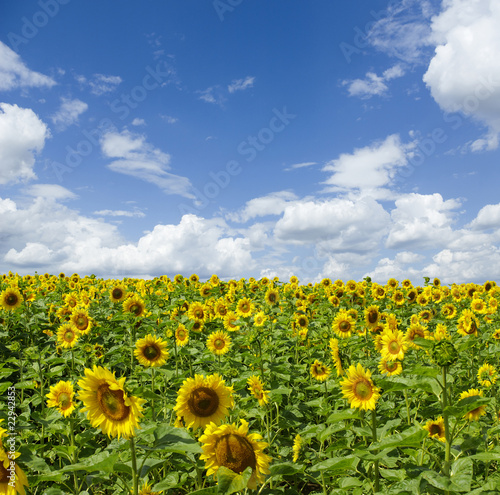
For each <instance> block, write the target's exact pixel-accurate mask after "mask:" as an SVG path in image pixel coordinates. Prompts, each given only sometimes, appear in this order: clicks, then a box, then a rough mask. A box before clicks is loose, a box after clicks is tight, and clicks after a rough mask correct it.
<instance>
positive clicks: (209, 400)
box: [174, 373, 234, 430]
mask: <svg viewBox="0 0 500 495" xmlns="http://www.w3.org/2000/svg"><path fill="white" fill-rule="evenodd" d="M232 407H234V400H233V387H232V386H231V387H227V386H226V384H225V382H224V380H223V379H222V378H221V377H220V376H219V375H218V374H217V373H215V374H213V375H209V376H207V377H204V376H203V375H195V377H194V378H187V379H186V380H184V382H183V384H182V386H181V388H180V389H179V391H178V392H177V401H176V405H175V406H174V411H176V413H177V417H178V418H182V419H183V420H184V423H185V424H186V427H187V428H193V429H194V430H196V429H197V428H203V427H205V426H206V425H208V424H209V423H215V424H220V423H221V422H222V420H223V419H224V418H225V417H226V415H227V413H228V410H229V409H230V408H232Z"/></svg>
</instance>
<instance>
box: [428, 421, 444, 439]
mask: <svg viewBox="0 0 500 495" xmlns="http://www.w3.org/2000/svg"><path fill="white" fill-rule="evenodd" d="M424 430H427V431H428V432H429V436H430V437H431V438H436V439H437V440H439V441H440V442H446V437H445V434H444V419H443V417H442V416H439V417H438V419H436V420H433V419H430V420H429V421H427V423H425V425H424Z"/></svg>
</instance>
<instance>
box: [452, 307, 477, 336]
mask: <svg viewBox="0 0 500 495" xmlns="http://www.w3.org/2000/svg"><path fill="white" fill-rule="evenodd" d="M478 330H479V320H478V319H477V317H476V315H475V314H474V313H473V311H471V310H470V309H467V308H466V309H464V310H463V311H462V313H461V314H460V318H459V319H458V325H457V333H459V334H460V335H463V336H464V337H466V336H467V335H474V336H475V337H477V336H478V334H479V333H478Z"/></svg>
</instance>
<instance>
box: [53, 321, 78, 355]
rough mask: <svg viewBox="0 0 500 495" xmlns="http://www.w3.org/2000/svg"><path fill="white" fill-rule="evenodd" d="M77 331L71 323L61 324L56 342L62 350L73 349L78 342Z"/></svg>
mask: <svg viewBox="0 0 500 495" xmlns="http://www.w3.org/2000/svg"><path fill="white" fill-rule="evenodd" d="M78 336H79V335H78V331H77V330H76V328H74V327H73V325H72V324H71V323H63V324H62V325H61V326H60V327H59V328H58V329H57V342H58V344H59V345H60V346H61V347H63V348H64V349H71V348H72V347H75V345H76V343H77V341H78Z"/></svg>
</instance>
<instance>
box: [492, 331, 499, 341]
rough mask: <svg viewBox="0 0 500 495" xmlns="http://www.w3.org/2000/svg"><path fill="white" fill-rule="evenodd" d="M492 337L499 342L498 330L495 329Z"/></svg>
mask: <svg viewBox="0 0 500 495" xmlns="http://www.w3.org/2000/svg"><path fill="white" fill-rule="evenodd" d="M492 337H493V338H494V339H495V340H500V328H497V329H496V330H495V331H494V332H493V335H492Z"/></svg>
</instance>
